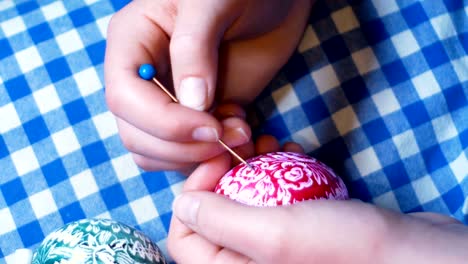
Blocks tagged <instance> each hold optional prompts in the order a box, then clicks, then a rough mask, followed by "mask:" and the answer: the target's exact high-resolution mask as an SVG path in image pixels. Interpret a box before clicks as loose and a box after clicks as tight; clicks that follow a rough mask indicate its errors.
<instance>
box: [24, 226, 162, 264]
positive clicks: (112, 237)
mask: <svg viewBox="0 0 468 264" xmlns="http://www.w3.org/2000/svg"><path fill="white" fill-rule="evenodd" d="M32 263H33V264H49V263H50V264H58V263H69V264H72V263H80V264H92V263H103V264H112V263H119V264H143V263H144V264H165V263H167V262H166V260H165V258H164V256H163V255H162V252H161V251H160V249H159V248H158V246H157V245H156V244H155V243H154V242H152V241H151V240H150V239H149V238H148V237H147V236H146V235H145V234H143V233H142V232H140V231H138V230H136V229H135V228H132V227H130V226H127V225H125V224H122V223H120V222H116V221H113V220H108V219H83V220H80V221H76V222H72V223H69V224H67V225H65V226H63V227H62V228H60V229H58V230H56V231H54V232H52V233H50V234H49V235H48V236H47V237H46V238H45V239H44V241H43V242H42V243H41V244H40V245H39V247H38V248H37V249H36V251H35V252H34V255H33V259H32Z"/></svg>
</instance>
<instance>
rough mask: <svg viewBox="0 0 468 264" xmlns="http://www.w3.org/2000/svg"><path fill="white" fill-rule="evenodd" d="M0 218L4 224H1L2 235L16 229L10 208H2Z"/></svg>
mask: <svg viewBox="0 0 468 264" xmlns="http://www.w3.org/2000/svg"><path fill="white" fill-rule="evenodd" d="M0 219H1V222H2V224H0V235H3V234H6V233H8V232H11V231H13V230H15V229H16V224H15V221H14V220H13V216H12V215H11V212H10V209H9V208H8V207H7V208H3V209H0Z"/></svg>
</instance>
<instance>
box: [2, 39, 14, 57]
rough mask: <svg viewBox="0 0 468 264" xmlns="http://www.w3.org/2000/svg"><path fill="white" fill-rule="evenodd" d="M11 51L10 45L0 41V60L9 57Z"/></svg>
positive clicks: (4, 40) (6, 41) (3, 40)
mask: <svg viewBox="0 0 468 264" xmlns="http://www.w3.org/2000/svg"><path fill="white" fill-rule="evenodd" d="M12 54H13V50H12V49H11V46H10V43H8V40H6V39H0V60H2V59H4V58H6V57H8V56H11V55H12Z"/></svg>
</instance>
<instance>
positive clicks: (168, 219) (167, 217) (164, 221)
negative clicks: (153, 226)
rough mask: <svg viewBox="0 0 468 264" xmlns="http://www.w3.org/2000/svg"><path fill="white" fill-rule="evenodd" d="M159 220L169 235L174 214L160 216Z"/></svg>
mask: <svg viewBox="0 0 468 264" xmlns="http://www.w3.org/2000/svg"><path fill="white" fill-rule="evenodd" d="M159 218H160V219H161V222H162V224H163V226H164V229H166V232H168V233H169V226H170V224H171V218H172V212H169V213H165V214H162V215H159Z"/></svg>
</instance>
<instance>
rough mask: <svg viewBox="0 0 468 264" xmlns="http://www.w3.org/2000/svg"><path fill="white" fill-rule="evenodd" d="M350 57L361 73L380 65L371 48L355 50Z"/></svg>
mask: <svg viewBox="0 0 468 264" xmlns="http://www.w3.org/2000/svg"><path fill="white" fill-rule="evenodd" d="M351 57H352V58H353V61H354V64H355V65H356V67H357V69H358V71H359V73H360V74H361V75H364V74H366V73H368V72H371V71H373V70H375V69H377V68H379V67H380V64H379V62H378V60H377V58H376V57H375V54H374V52H373V51H372V49H371V48H365V49H361V50H359V51H356V52H354V53H353V54H352V55H351Z"/></svg>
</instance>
